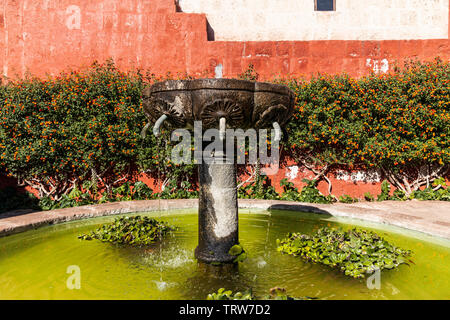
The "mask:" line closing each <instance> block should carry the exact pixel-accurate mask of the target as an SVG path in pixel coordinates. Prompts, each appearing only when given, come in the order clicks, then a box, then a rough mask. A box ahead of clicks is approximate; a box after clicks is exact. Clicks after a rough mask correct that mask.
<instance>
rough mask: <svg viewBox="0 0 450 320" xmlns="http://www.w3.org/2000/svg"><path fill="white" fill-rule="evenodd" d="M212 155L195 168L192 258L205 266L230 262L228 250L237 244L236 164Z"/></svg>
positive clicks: (231, 258) (231, 259)
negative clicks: (196, 206)
mask: <svg viewBox="0 0 450 320" xmlns="http://www.w3.org/2000/svg"><path fill="white" fill-rule="evenodd" d="M224 161H225V158H224V157H223V155H221V154H218V155H215V157H214V161H213V163H209V164H208V163H202V164H200V165H199V167H198V171H199V182H200V183H199V185H200V199H199V210H198V214H199V217H198V238H199V239H198V242H199V244H198V247H197V249H196V250H195V256H196V258H197V259H198V260H199V261H201V262H205V263H231V262H233V260H234V259H235V257H234V256H230V255H229V254H228V251H229V250H230V248H231V247H232V246H234V245H235V244H238V243H239V230H238V200H237V182H236V165H235V163H234V162H233V161H229V163H228V162H227V163H224Z"/></svg>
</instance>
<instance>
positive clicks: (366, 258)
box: [277, 227, 412, 278]
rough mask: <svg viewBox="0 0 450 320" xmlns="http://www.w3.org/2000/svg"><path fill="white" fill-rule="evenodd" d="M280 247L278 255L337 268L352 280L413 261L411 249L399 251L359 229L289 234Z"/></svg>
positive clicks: (376, 236) (377, 236)
mask: <svg viewBox="0 0 450 320" xmlns="http://www.w3.org/2000/svg"><path fill="white" fill-rule="evenodd" d="M277 244H278V251H279V252H282V253H285V254H290V255H293V256H299V257H302V258H304V259H306V260H308V261H311V262H315V263H321V264H324V265H327V266H330V267H334V268H338V269H339V270H341V271H342V272H344V274H345V275H347V276H350V277H353V278H364V277H365V275H366V274H369V273H373V272H374V271H375V270H380V271H381V270H383V269H393V268H396V267H398V266H399V265H401V264H408V262H412V261H411V260H410V259H409V257H410V256H411V255H412V252H411V251H410V250H404V249H401V248H398V247H396V246H394V245H393V244H391V243H389V242H388V241H386V240H385V239H383V238H382V237H381V236H379V235H377V234H376V233H374V232H371V231H366V230H358V229H356V228H354V229H352V230H349V231H343V230H341V229H331V228H327V227H325V228H321V229H319V230H318V231H317V232H316V233H315V234H314V235H306V234H298V233H289V234H288V235H287V238H285V239H283V240H281V241H280V240H277Z"/></svg>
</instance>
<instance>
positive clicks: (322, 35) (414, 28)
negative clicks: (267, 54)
mask: <svg viewBox="0 0 450 320" xmlns="http://www.w3.org/2000/svg"><path fill="white" fill-rule="evenodd" d="M179 6H180V8H181V10H182V11H183V12H190V13H205V14H206V17H207V18H208V21H209V23H210V25H211V27H212V29H213V30H214V33H215V39H216V40H226V41H275V40H277V41H279V40H411V39H445V38H448V9H449V3H448V1H447V0H433V1H429V0H428V1H424V0H364V1H361V0H337V1H336V11H314V0H276V1H273V0H227V1H222V0H179Z"/></svg>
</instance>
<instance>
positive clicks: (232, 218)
mask: <svg viewBox="0 0 450 320" xmlns="http://www.w3.org/2000/svg"><path fill="white" fill-rule="evenodd" d="M143 98H144V101H143V105H144V113H145V115H146V116H147V118H148V119H149V121H150V123H151V124H155V126H154V128H153V133H154V135H155V136H159V131H160V127H161V126H162V125H164V126H166V128H169V129H170V130H175V129H179V128H188V129H193V128H194V135H195V124H196V123H197V122H200V123H201V124H202V128H203V130H207V129H212V128H215V129H219V131H220V139H221V140H223V138H224V137H225V131H226V129H227V128H230V129H242V130H248V129H255V130H258V129H268V128H274V129H275V132H276V135H275V136H276V137H277V138H276V139H277V140H279V139H280V138H281V127H282V126H283V125H284V124H285V123H286V122H287V121H288V120H289V118H290V117H291V116H292V112H293V110H294V102H295V95H294V93H293V92H292V91H291V90H290V89H289V88H287V87H286V86H283V85H280V84H271V83H263V82H252V81H244V80H236V79H196V80H167V81H164V82H159V83H155V84H154V85H152V86H151V87H147V88H145V89H144V97H143ZM148 126H149V125H147V126H146V127H145V128H144V131H143V132H145V129H146V128H148ZM222 159H223V156H220V155H219V154H217V153H216V158H215V161H216V160H217V162H213V163H208V162H203V163H202V164H199V168H198V170H199V188H200V201H199V224H198V233H199V244H198V247H197V249H196V250H195V256H196V257H197V259H198V260H199V261H201V262H205V263H211V264H216V263H218V264H227V265H226V267H229V265H232V262H233V261H234V260H235V258H236V257H234V256H230V255H229V254H228V252H229V250H230V249H231V248H232V247H233V246H234V245H236V244H238V243H239V230H238V201H237V183H236V164H235V162H234V161H230V162H227V163H223V162H222V161H220V160H222ZM224 266H225V265H224Z"/></svg>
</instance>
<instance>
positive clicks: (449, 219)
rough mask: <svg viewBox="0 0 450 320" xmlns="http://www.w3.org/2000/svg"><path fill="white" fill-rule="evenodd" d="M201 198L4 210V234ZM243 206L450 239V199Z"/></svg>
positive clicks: (0, 227) (188, 204)
mask: <svg viewBox="0 0 450 320" xmlns="http://www.w3.org/2000/svg"><path fill="white" fill-rule="evenodd" d="M197 207H198V200H147V201H130V202H115V203H107V204H101V205H91V206H83V207H76V208H68V209H58V210H53V211H44V212H30V211H27V210H21V211H15V212H9V213H4V214H0V236H5V235H10V234H13V233H18V232H22V231H26V230H30V229H34V228H38V227H40V226H44V225H50V224H57V223H63V222H68V221H73V220H80V219H88V218H93V217H101V216H108V215H117V214H125V213H133V212H146V211H159V210H175V209H189V208H197ZM239 207H240V208H249V209H264V210H268V209H273V210H276V209H280V210H293V211H301V212H312V213H317V214H326V215H331V216H335V217H347V218H353V219H360V220H364V221H370V222H377V223H382V224H388V225H393V226H397V227H402V228H406V229H410V230H414V231H419V232H423V233H426V234H429V235H432V236H437V237H442V238H446V239H450V202H444V201H407V202H397V201H385V202H360V203H354V204H343V203H335V204H311V203H298V202H289V201H271V200H239Z"/></svg>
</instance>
